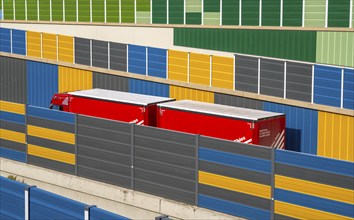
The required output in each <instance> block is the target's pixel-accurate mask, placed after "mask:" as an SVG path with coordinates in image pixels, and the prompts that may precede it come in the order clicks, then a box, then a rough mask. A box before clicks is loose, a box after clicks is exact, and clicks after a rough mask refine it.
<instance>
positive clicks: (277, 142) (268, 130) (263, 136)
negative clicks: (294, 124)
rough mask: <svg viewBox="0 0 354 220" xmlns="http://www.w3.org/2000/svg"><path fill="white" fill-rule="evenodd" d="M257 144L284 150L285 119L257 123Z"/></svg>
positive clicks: (278, 118) (279, 118)
mask: <svg viewBox="0 0 354 220" xmlns="http://www.w3.org/2000/svg"><path fill="white" fill-rule="evenodd" d="M257 130H258V131H259V132H258V133H257V134H256V135H257V137H259V140H258V144H259V145H263V146H270V147H274V148H277V149H284V148H285V117H277V118H272V119H268V120H263V121H260V122H258V123H257Z"/></svg>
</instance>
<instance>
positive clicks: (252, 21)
mask: <svg viewBox="0 0 354 220" xmlns="http://www.w3.org/2000/svg"><path fill="white" fill-rule="evenodd" d="M242 25H249V26H258V25H259V0H247V1H242Z"/></svg>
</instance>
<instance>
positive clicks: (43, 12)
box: [39, 0, 50, 21]
mask: <svg viewBox="0 0 354 220" xmlns="http://www.w3.org/2000/svg"><path fill="white" fill-rule="evenodd" d="M39 20H41V21H49V20H50V0H41V1H39Z"/></svg>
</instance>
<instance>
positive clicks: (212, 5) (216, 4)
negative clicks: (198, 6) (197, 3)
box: [204, 0, 220, 12]
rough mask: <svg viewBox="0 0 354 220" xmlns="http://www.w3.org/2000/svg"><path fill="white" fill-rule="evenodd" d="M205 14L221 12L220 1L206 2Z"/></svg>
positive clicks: (208, 0)
mask: <svg viewBox="0 0 354 220" xmlns="http://www.w3.org/2000/svg"><path fill="white" fill-rule="evenodd" d="M204 12H220V0H204Z"/></svg>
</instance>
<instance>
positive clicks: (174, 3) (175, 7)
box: [168, 0, 184, 24]
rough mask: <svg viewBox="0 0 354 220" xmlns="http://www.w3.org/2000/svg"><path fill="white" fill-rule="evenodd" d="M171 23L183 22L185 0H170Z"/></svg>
mask: <svg viewBox="0 0 354 220" xmlns="http://www.w3.org/2000/svg"><path fill="white" fill-rule="evenodd" d="M168 11H169V18H168V19H169V24H183V23H184V21H183V18H184V4H183V0H169V9H168Z"/></svg>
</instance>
